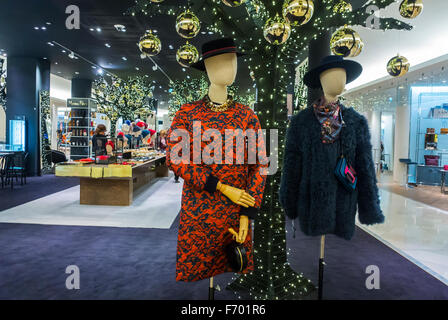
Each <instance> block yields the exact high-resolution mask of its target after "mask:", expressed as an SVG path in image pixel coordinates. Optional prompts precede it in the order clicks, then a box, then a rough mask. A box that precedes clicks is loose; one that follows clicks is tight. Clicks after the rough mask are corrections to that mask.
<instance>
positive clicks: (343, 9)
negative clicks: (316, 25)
mask: <svg viewBox="0 0 448 320" xmlns="http://www.w3.org/2000/svg"><path fill="white" fill-rule="evenodd" d="M352 10H353V8H352V5H351V4H350V3H348V2H345V1H344V0H340V1H339V2H338V3H336V4H335V6H334V7H333V12H334V13H347V12H352Z"/></svg>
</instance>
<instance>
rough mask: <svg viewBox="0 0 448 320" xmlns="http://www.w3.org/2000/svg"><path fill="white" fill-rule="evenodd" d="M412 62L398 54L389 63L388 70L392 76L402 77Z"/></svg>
mask: <svg viewBox="0 0 448 320" xmlns="http://www.w3.org/2000/svg"><path fill="white" fill-rule="evenodd" d="M409 66H410V63H409V61H408V59H406V58H405V57H403V56H400V55H399V54H397V55H396V56H395V57H393V58H392V59H390V60H389V62H388V63H387V72H388V73H389V74H390V75H391V76H392V77H401V76H403V75H405V74H406V73H408V71H409Z"/></svg>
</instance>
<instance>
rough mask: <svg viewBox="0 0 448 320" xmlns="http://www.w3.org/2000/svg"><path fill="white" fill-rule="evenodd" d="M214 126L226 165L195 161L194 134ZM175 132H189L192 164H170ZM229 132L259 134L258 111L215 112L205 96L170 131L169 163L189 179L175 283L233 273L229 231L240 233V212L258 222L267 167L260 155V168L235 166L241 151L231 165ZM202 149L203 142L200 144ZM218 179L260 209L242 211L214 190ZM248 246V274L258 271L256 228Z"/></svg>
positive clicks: (237, 108) (237, 106) (181, 112)
mask: <svg viewBox="0 0 448 320" xmlns="http://www.w3.org/2000/svg"><path fill="white" fill-rule="evenodd" d="M195 121H200V125H201V130H195V131H194V130H193V122H195ZM197 128H198V127H197ZM210 128H212V129H216V130H218V131H220V133H221V135H222V143H223V152H222V158H223V160H222V163H221V164H216V163H212V164H206V163H205V162H204V159H200V162H196V163H193V156H194V153H193V132H195V135H196V138H199V136H198V135H199V132H200V135H201V136H202V135H203V132H204V130H207V129H210ZM176 129H184V130H186V131H188V134H189V136H190V160H191V162H190V163H188V164H185V163H179V162H177V163H178V164H174V163H173V161H172V160H171V159H172V158H173V156H174V154H175V153H174V151H173V154H170V153H171V150H172V149H173V150H174V149H175V148H174V146H175V145H176V143H177V142H178V141H180V140H181V139H180V138H176V139H172V136H171V134H172V132H173V131H174V130H176ZM226 129H241V130H243V131H245V130H247V129H253V130H255V132H258V129H260V123H259V121H258V118H257V116H256V115H255V113H254V112H253V111H252V110H251V109H250V108H249V107H247V106H245V105H242V104H240V103H236V102H234V103H233V106H231V107H229V108H228V109H227V110H226V111H222V112H214V111H212V110H211V109H210V108H209V107H207V105H206V98H204V99H202V100H199V101H196V102H192V103H188V104H185V105H183V106H182V107H181V108H180V110H179V111H178V112H177V113H176V115H175V117H174V120H173V123H172V124H171V128H170V130H169V132H168V143H167V145H168V149H167V165H168V166H169V168H170V169H171V170H172V171H174V173H175V174H177V175H179V176H181V177H182V178H183V180H184V186H183V191H182V208H181V213H180V225H179V234H178V242H177V265H176V281H198V280H201V279H206V278H210V277H213V276H215V275H218V274H221V273H224V272H232V269H231V268H230V267H229V266H228V262H227V257H226V254H225V252H224V249H225V246H226V245H227V244H228V243H229V242H231V241H232V235H231V234H230V233H229V232H228V229H229V228H234V229H235V230H236V231H237V232H238V230H239V216H240V213H241V214H244V215H247V216H249V218H251V219H253V218H255V215H256V211H257V209H258V208H259V207H260V205H261V201H262V198H263V191H264V186H265V183H266V176H265V175H262V173H260V169H261V167H263V166H265V165H261V164H260V162H259V160H258V157H257V161H256V163H255V164H248V161H247V157H245V161H244V163H242V164H235V163H236V152H234V153H233V156H234V161H233V163H234V164H226V163H225V161H224V160H225V150H224V149H225V130H226ZM195 141H198V140H195ZM207 144H210V142H204V141H202V142H201V145H200V150H201V152H202V150H203V149H204V148H205V147H206V146H207ZM235 145H236V144H235ZM198 146H199V144H198V145H196V147H198ZM196 150H198V149H196ZM234 151H236V150H235V149H234ZM246 151H247V150H246ZM176 152H179V151H178V150H176ZM246 153H247V152H246ZM178 154H180V153H178ZM197 154H199V152H197V153H196V155H197ZM212 154H213V153H212ZM196 160H198V159H196ZM252 162H253V161H252ZM218 181H220V182H221V183H223V184H228V185H230V186H233V187H236V188H239V189H243V190H246V192H247V193H249V194H250V195H251V196H253V197H254V198H255V199H256V203H255V207H254V208H249V209H246V208H243V207H240V206H239V205H236V204H234V203H233V202H232V201H230V200H229V199H228V198H227V197H226V196H224V195H223V194H222V193H221V192H219V191H215V190H216V184H217V182H218ZM244 246H245V247H246V251H247V257H248V267H247V268H246V269H245V270H244V271H243V272H244V273H247V272H250V271H253V268H254V264H253V255H252V236H251V230H249V232H248V236H247V239H246V242H245V243H244Z"/></svg>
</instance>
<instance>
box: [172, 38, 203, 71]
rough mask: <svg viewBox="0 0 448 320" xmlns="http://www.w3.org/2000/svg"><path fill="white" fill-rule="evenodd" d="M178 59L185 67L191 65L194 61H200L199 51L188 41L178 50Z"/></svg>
mask: <svg viewBox="0 0 448 320" xmlns="http://www.w3.org/2000/svg"><path fill="white" fill-rule="evenodd" d="M176 60H177V62H178V63H179V64H180V65H181V66H183V67H189V66H191V65H192V64H193V63H196V62H198V60H199V52H198V49H196V47H195V46H194V45H192V44H189V43H188V41H187V43H186V44H184V45H183V46H181V47H180V48H179V49H178V50H177V52H176Z"/></svg>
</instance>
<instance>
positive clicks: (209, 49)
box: [191, 38, 245, 71]
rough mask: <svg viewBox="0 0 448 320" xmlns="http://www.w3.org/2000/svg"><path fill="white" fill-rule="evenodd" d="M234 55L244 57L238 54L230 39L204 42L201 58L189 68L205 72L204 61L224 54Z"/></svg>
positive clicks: (242, 54)
mask: <svg viewBox="0 0 448 320" xmlns="http://www.w3.org/2000/svg"><path fill="white" fill-rule="evenodd" d="M232 52H233V53H235V54H236V55H237V57H240V56H244V55H245V53H242V52H238V50H237V47H236V45H235V42H234V41H233V39H232V38H223V39H216V40H212V41H209V42H206V43H204V44H203V45H202V57H201V59H200V60H199V61H198V62H196V63H194V64H192V65H191V68H195V69H198V70H201V71H205V63H204V60H205V59H208V58H211V57H214V56H217V55H220V54H224V53H232Z"/></svg>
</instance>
